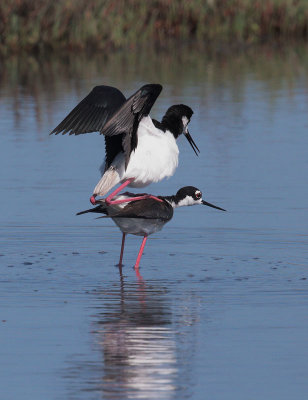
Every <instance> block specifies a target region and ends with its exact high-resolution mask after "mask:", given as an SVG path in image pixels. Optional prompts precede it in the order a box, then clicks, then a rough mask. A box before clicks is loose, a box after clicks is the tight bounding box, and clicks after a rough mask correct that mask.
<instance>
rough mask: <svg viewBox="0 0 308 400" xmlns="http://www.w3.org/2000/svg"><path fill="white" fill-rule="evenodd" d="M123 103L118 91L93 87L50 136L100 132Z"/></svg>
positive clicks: (123, 97) (122, 97) (111, 88)
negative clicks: (53, 134)
mask: <svg viewBox="0 0 308 400" xmlns="http://www.w3.org/2000/svg"><path fill="white" fill-rule="evenodd" d="M125 101H126V98H125V96H124V95H123V93H122V92H121V91H120V90H118V89H116V88H114V87H112V86H104V85H102V86H95V88H93V89H92V91H91V92H90V93H89V94H88V95H87V96H86V97H85V98H84V99H83V100H81V102H80V103H79V104H77V106H76V107H75V108H74V109H73V110H72V111H71V112H70V113H69V114H68V115H67V116H66V117H65V118H64V120H63V121H62V122H60V124H59V125H58V126H57V127H56V128H55V129H54V130H53V131H52V132H51V134H52V133H55V134H56V135H57V134H59V133H62V134H63V135H64V134H65V133H69V134H70V135H73V134H74V135H80V134H81V133H88V132H98V131H101V130H102V129H103V127H104V125H105V124H106V122H107V121H108V120H109V119H110V117H111V116H112V115H113V114H114V113H115V112H116V111H117V110H118V109H119V108H120V107H121V106H122V105H123V104H124V103H125Z"/></svg>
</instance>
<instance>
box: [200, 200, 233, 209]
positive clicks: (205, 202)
mask: <svg viewBox="0 0 308 400" xmlns="http://www.w3.org/2000/svg"><path fill="white" fill-rule="evenodd" d="M202 204H203V205H205V206H209V207H212V208H217V210H221V211H227V210H225V209H224V208H220V207H217V206H214V204H211V203H208V202H207V201H204V200H202Z"/></svg>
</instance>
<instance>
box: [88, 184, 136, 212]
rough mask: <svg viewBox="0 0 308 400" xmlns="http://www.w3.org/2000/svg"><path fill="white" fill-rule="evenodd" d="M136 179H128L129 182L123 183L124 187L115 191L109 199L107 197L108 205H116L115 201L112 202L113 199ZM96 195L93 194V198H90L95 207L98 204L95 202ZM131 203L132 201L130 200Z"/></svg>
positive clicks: (121, 186)
mask: <svg viewBox="0 0 308 400" xmlns="http://www.w3.org/2000/svg"><path fill="white" fill-rule="evenodd" d="M133 180H134V179H132V178H131V179H127V181H125V182H124V183H122V185H120V186H119V187H118V188H117V189H116V190H114V191H113V192H112V193H111V194H110V195H109V196H108V197H106V200H105V201H106V203H107V205H108V204H114V202H113V201H111V199H113V198H114V196H116V195H117V194H118V193H119V192H120V191H121V190H122V189H124V188H125V187H126V186H127V185H129V184H130V183H131V182H132V181H133ZM95 197H96V194H93V196H92V197H91V198H90V201H91V203H92V204H93V205H94V204H95V203H96V200H95ZM129 201H130V200H129Z"/></svg>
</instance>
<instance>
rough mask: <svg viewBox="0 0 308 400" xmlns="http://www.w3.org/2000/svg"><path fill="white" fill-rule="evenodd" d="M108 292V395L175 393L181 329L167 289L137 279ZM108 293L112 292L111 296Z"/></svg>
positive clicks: (103, 321) (103, 341) (104, 324)
mask: <svg viewBox="0 0 308 400" xmlns="http://www.w3.org/2000/svg"><path fill="white" fill-rule="evenodd" d="M119 274H120V291H115V290H114V291H112V293H110V292H108V293H102V296H103V298H104V300H106V297H108V299H107V303H105V304H104V306H103V311H101V312H100V313H99V314H98V317H99V321H98V322H97V324H98V325H99V326H98V329H97V330H96V335H97V340H98V343H99V345H100V346H101V348H102V353H103V358H104V364H103V376H102V386H101V389H102V392H103V393H102V394H103V398H106V399H159V398H163V399H169V398H172V397H174V395H175V390H176V384H175V382H176V377H177V372H178V371H177V361H176V344H175V333H174V332H173V331H172V330H171V329H170V328H169V326H170V325H171V312H170V310H169V308H168V307H167V306H166V304H165V303H164V301H163V295H164V289H162V288H161V287H159V288H157V287H154V286H152V285H147V284H146V283H145V281H144V280H143V278H142V277H141V275H140V273H139V271H138V272H137V278H138V279H137V282H135V283H129V284H126V283H125V281H124V276H123V273H122V269H121V268H120V269H119ZM107 295H108V296H107Z"/></svg>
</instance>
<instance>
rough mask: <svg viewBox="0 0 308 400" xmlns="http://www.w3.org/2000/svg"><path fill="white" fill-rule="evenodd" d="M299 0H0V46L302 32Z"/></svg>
mask: <svg viewBox="0 0 308 400" xmlns="http://www.w3.org/2000/svg"><path fill="white" fill-rule="evenodd" d="M307 37H308V1H306V0H190V1H189V0H177V1H172V0H153V1H146V0H96V1H95V0H61V1H59V2H58V1H57V2H55V1H53V0H35V1H33V0H2V1H1V3H0V52H1V53H2V54H3V53H4V54H7V53H18V52H20V51H27V52H41V51H46V50H47V51H50V50H52V51H58V50H66V51H67V50H71V51H81V50H82V51H83V50H88V51H89V50H90V51H91V50H93V51H95V50H96V51H97V50H100V51H105V52H111V51H114V50H117V49H124V48H125V49H132V50H134V49H137V48H138V47H140V46H148V45H152V46H156V47H157V48H163V47H165V46H166V45H167V44H169V45H170V42H173V43H175V44H181V43H191V44H192V45H194V44H196V45H203V46H204V45H210V44H213V43H224V44H234V43H238V44H245V45H246V44H254V43H260V42H270V41H279V40H290V39H292V40H294V39H307Z"/></svg>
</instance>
